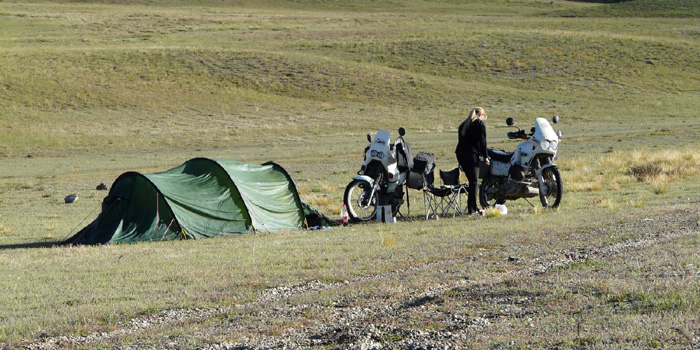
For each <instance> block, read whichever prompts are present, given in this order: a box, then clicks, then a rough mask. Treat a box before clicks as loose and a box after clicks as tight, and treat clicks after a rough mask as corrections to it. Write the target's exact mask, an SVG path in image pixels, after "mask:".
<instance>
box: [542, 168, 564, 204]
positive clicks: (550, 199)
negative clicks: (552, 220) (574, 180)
mask: <svg viewBox="0 0 700 350" xmlns="http://www.w3.org/2000/svg"><path fill="white" fill-rule="evenodd" d="M542 178H543V179H544V186H540V202H542V206H543V207H545V208H556V207H558V206H559V203H561V197H562V193H563V187H562V180H561V173H559V169H558V168H557V167H555V166H552V167H549V168H545V169H544V170H542Z"/></svg>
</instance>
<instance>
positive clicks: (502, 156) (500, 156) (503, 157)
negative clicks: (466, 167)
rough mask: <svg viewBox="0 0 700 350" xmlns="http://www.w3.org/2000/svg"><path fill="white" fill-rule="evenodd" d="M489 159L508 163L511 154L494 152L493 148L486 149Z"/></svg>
mask: <svg viewBox="0 0 700 350" xmlns="http://www.w3.org/2000/svg"><path fill="white" fill-rule="evenodd" d="M488 154H489V158H491V159H492V160H495V161H497V162H501V163H508V162H510V158H511V157H513V152H506V151H501V150H495V149H493V148H489V149H488Z"/></svg>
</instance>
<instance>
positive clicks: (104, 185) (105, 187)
mask: <svg viewBox="0 0 700 350" xmlns="http://www.w3.org/2000/svg"><path fill="white" fill-rule="evenodd" d="M96 189H97V190H98V191H106V190H108V189H109V187H107V184H105V183H104V182H100V184H99V185H97V188H96Z"/></svg>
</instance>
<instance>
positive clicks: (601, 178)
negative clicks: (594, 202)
mask: <svg viewBox="0 0 700 350" xmlns="http://www.w3.org/2000/svg"><path fill="white" fill-rule="evenodd" d="M561 166H562V169H564V171H566V180H567V183H566V185H567V186H566V189H567V190H568V191H570V192H597V191H602V190H604V189H608V190H617V189H620V188H621V186H622V185H624V184H628V183H632V182H635V181H640V182H643V183H645V184H647V185H649V186H651V187H652V189H653V190H654V192H655V193H657V194H662V193H666V192H667V191H668V184H669V183H671V182H674V181H679V180H682V179H684V178H686V177H688V176H693V175H698V174H700V156H699V155H697V154H696V152H693V151H681V150H677V151H674V150H671V151H669V150H664V151H633V152H624V153H623V152H614V153H611V154H609V155H607V156H604V157H602V158H601V159H600V161H590V160H586V159H574V160H570V161H563V162H561Z"/></svg>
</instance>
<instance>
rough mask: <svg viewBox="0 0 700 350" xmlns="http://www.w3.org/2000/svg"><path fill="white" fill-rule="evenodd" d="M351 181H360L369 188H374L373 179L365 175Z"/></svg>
mask: <svg viewBox="0 0 700 350" xmlns="http://www.w3.org/2000/svg"><path fill="white" fill-rule="evenodd" d="M352 179H353V180H360V181H364V182H367V183H368V184H369V185H370V186H372V187H374V179H373V178H371V177H369V176H367V175H359V176H355V177H353V178H352Z"/></svg>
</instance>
